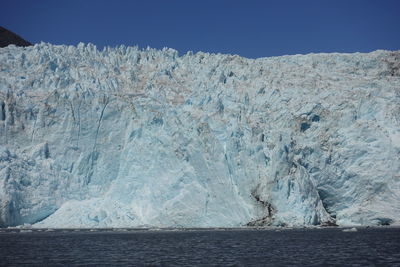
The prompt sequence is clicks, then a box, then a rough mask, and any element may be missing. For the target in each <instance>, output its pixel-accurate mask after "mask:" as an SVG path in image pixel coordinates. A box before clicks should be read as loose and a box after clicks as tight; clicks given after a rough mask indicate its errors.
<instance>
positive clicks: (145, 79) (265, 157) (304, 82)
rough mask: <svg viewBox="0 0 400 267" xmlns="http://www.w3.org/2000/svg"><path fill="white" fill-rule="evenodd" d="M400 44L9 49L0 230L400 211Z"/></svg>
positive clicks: (285, 220)
mask: <svg viewBox="0 0 400 267" xmlns="http://www.w3.org/2000/svg"><path fill="white" fill-rule="evenodd" d="M399 66H400V52H390V51H376V52H373V53H369V54H359V53H357V54H315V55H314V54H311V55H296V56H283V57H275V58H262V59H256V60H252V59H245V58H241V57H239V56H232V55H213V54H206V53H197V54H190V53H189V54H186V55H184V56H181V57H179V56H178V55H177V52H176V51H174V50H171V49H164V50H162V51H159V50H153V49H147V50H138V49H137V48H134V47H129V48H126V47H119V48H116V49H105V50H104V51H98V50H97V49H96V48H95V47H94V46H93V45H83V44H80V45H78V46H77V47H73V46H54V45H48V44H40V45H35V46H33V47H28V48H17V47H15V46H9V47H6V48H2V49H0V225H1V226H13V225H19V224H23V223H30V224H35V226H37V227H137V226H155V227H168V226H172V227H181V226H182V227H194V226H195V227H217V226H222V227H229V226H242V225H295V226H296V225H313V224H331V223H336V224H339V225H376V224H393V223H399V221H400V161H399V157H400V116H399V112H400V70H399Z"/></svg>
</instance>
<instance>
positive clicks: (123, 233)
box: [0, 228, 400, 266]
mask: <svg viewBox="0 0 400 267" xmlns="http://www.w3.org/2000/svg"><path fill="white" fill-rule="evenodd" d="M343 230H344V229H343V228H320V229H278V228H277V229H258V230H254V229H214V230H210V229H207V230H206V229H189V230H176V229H164V230H158V231H156V230H146V229H144V230H143V229H142V230H138V229H118V230H112V229H107V230H94V229H93V230H80V229H75V230H51V229H50V230H49V229H47V230H33V229H32V230H21V229H7V230H5V229H3V230H0V264H1V265H11V266H19V265H22V264H28V265H95V266H99V265H134V266H143V265H144V266H145V265H151V266H154V265H155V266H169V265H174V266H176V265H188V266H189V265H190V266H198V265H202V266H213V265H219V266H220V265H225V266H226V265H228V266H277V265H279V266H285V265H291V266H292V265H297V266H313V265H337V266H349V265H356V266H357V265H358V266H374V265H375V266H376V265H379V266H381V265H383V266H400V229H399V228H362V229H357V230H354V229H353V230H351V231H343Z"/></svg>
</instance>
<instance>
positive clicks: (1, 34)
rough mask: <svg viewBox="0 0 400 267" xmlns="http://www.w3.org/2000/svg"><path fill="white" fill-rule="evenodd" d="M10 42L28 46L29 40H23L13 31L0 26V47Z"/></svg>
mask: <svg viewBox="0 0 400 267" xmlns="http://www.w3.org/2000/svg"><path fill="white" fill-rule="evenodd" d="M10 44H13V45H16V46H30V45H32V44H31V43H30V42H28V41H25V40H24V39H22V38H21V37H19V36H18V35H16V34H15V33H13V32H11V31H9V30H7V29H6V28H3V27H1V26H0V47H6V46H8V45H10Z"/></svg>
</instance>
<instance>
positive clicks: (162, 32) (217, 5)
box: [0, 0, 400, 58]
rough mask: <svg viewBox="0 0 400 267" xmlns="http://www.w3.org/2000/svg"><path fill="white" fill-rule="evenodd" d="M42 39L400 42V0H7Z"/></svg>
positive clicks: (224, 45)
mask: <svg viewBox="0 0 400 267" xmlns="http://www.w3.org/2000/svg"><path fill="white" fill-rule="evenodd" d="M0 7H1V9H2V11H1V16H0V25H1V26H3V27H6V28H8V29H10V30H12V31H14V32H15V33H17V34H19V35H20V36H21V37H23V38H25V39H27V40H28V41H31V42H33V43H37V42H40V41H44V42H50V43H53V44H77V43H79V42H80V41H82V42H85V43H87V42H91V43H94V44H95V45H97V46H98V47H99V48H102V47H104V46H107V45H109V46H115V45H120V44H124V45H139V47H147V46H150V47H154V48H162V47H165V46H166V47H172V48H174V49H177V50H178V51H179V52H180V54H182V53H186V52H187V51H189V50H191V51H194V52H196V51H205V52H214V53H230V54H239V55H242V56H245V57H250V58H255V57H264V56H279V55H287V54H304V53H311V52H356V51H360V52H368V51H372V50H376V49H389V50H398V49H400V0H276V1H267V0H264V1H262V0H260V1H258V0H243V1H235V0H230V1H229V0H196V1H194V0H158V1H157V0H143V1H128V0H125V1H122V0H109V1H105V0H93V1H89V0H81V1H77V0H65V1H56V0H26V1H22V0H2V2H1V5H0Z"/></svg>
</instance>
